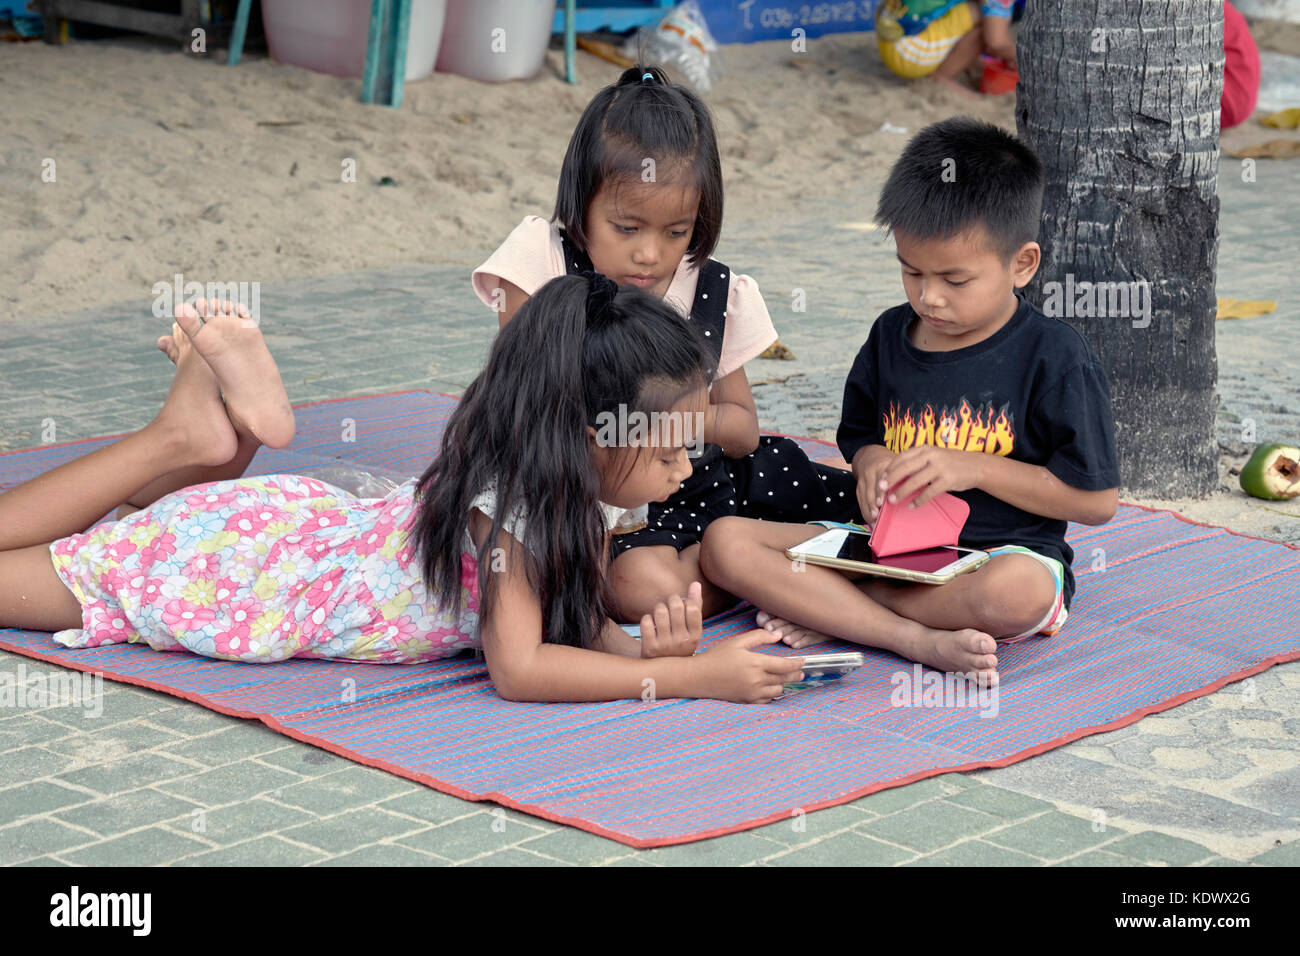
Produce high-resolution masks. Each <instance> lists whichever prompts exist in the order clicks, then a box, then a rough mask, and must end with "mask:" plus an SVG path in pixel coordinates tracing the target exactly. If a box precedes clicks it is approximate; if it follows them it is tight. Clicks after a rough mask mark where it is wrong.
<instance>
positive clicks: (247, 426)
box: [0, 273, 802, 702]
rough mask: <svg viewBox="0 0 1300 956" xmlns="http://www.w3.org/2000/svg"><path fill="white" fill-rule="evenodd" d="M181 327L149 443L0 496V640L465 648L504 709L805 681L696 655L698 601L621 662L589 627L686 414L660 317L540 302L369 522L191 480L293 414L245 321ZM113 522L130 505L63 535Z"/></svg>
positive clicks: (652, 629)
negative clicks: (429, 458)
mask: <svg viewBox="0 0 1300 956" xmlns="http://www.w3.org/2000/svg"><path fill="white" fill-rule="evenodd" d="M202 311H203V313H204V314H202V315H201V314H200V312H199V310H196V309H195V308H194V307H193V306H189V305H182V306H178V307H177V310H176V319H177V325H176V327H175V328H174V329H173V334H172V337H171V338H172V345H171V348H172V351H173V352H174V358H175V360H176V375H175V378H174V380H173V382H172V386H171V391H170V392H169V393H168V395H167V398H166V400H165V401H164V402H163V406H162V409H161V410H160V411H159V412H158V415H157V417H156V418H154V420H153V421H151V422H150V423H149V424H148V425H146V426H145V427H144V428H142V429H141V430H140V431H138V432H136V433H135V434H133V435H129V436H127V437H126V438H123V439H121V440H120V441H117V442H114V443H113V444H111V445H108V446H105V447H103V448H100V449H97V450H96V451H93V452H91V453H90V454H88V455H85V456H83V457H81V458H79V459H77V460H75V461H71V462H68V463H67V464H65V465H61V466H60V467H58V468H56V469H54V470H53V471H51V472H48V473H47V474H44V475H42V476H40V477H38V478H34V479H32V480H31V481H29V482H27V483H25V484H23V485H19V486H18V487H16V488H13V489H11V490H9V491H7V492H5V493H4V494H0V627H19V628H34V629H39V630H51V631H58V632H59V633H57V634H55V636H54V639H55V640H56V641H58V642H59V643H61V644H64V645H66V646H69V647H94V646H98V645H101V644H113V643H133V642H143V643H147V644H149V645H150V646H151V647H153V648H156V649H158V650H188V651H192V652H193V653H196V654H203V655H206V656H208V657H216V658H222V659H226V660H237V661H246V662H250V663H262V662H269V661H277V660H283V659H285V658H289V657H312V658H327V659H338V660H350V661H372V662H377V663H414V662H419V661H430V660H437V659H439V658H444V657H449V656H451V655H453V654H455V653H457V652H459V651H461V650H463V649H465V648H471V647H481V648H482V650H483V654H484V656H485V658H486V662H487V666H488V671H489V672H490V674H491V676H492V680H493V683H494V684H495V685H496V689H497V691H498V693H500V694H501V695H502V696H503V697H506V698H508V699H512V700H534V701H591V700H615V699H621V698H635V697H641V696H643V695H644V694H645V693H646V692H647V690H649V691H650V692H651V693H653V694H654V695H655V696H657V697H713V698H718V699H722V700H732V701H737V702H763V701H768V700H771V699H772V698H773V697H776V696H778V695H779V694H781V693H782V691H783V688H782V685H783V683H784V682H786V681H793V680H797V679H799V677H800V676H801V674H800V665H801V663H802V660H801V659H800V658H788V657H775V656H771V655H767V654H761V653H757V652H754V651H753V650H752V648H754V647H757V646H758V645H760V644H766V643H775V642H776V641H778V640H779V639H780V635H779V634H776V633H773V632H770V631H754V632H751V633H749V634H744V635H740V636H738V637H735V638H732V639H729V640H726V641H723V642H720V643H719V644H717V645H715V646H713V647H711V648H709V649H708V650H707V651H705V652H703V653H701V654H698V655H694V652H695V648H696V646H697V645H698V643H699V641H700V639H701V635H702V630H701V611H700V588H699V585H698V584H695V585H693V586H692V587H691V589H690V591H689V593H688V594H687V596H686V598H685V599H683V598H681V597H678V596H674V597H672V598H671V599H670V600H669V601H668V602H667V603H661V604H659V605H658V606H657V607H655V608H654V610H653V613H652V614H648V615H646V616H645V617H643V618H642V620H641V629H642V640H641V642H639V643H638V642H637V641H636V640H635V639H633V638H632V637H630V636H628V634H627V633H625V632H624V631H623V630H622V628H620V627H619V626H618V625H617V624H615V623H614V622H613V621H611V620H610V613H609V612H610V608H611V600H612V599H611V595H610V589H609V581H608V576H607V571H608V568H607V561H608V559H607V555H608V541H607V535H608V531H609V529H610V528H611V527H612V526H613V524H614V523H615V521H616V520H617V517H618V515H619V514H620V513H621V511H622V510H623V509H629V508H634V507H638V506H641V505H643V504H645V503H646V502H647V501H649V500H656V501H663V500H664V499H666V498H667V497H668V496H669V495H670V494H672V493H673V492H674V491H676V489H677V488H678V486H679V485H680V483H681V482H682V480H683V479H684V478H685V477H686V476H687V475H689V474H690V472H691V458H690V457H689V454H688V445H690V444H691V443H692V440H693V436H696V435H698V434H699V432H698V430H696V428H695V427H694V424H695V423H698V422H699V421H700V420H701V419H702V418H703V414H704V411H705V406H706V403H707V401H708V397H707V390H706V385H707V381H708V379H707V372H706V369H707V368H708V366H709V356H708V353H707V350H706V348H705V346H704V345H703V343H702V336H700V334H699V333H698V332H697V331H696V330H695V327H694V325H693V324H692V323H687V322H682V321H681V319H680V317H679V316H678V314H677V312H676V311H675V310H673V308H672V307H671V306H669V305H666V304H665V303H664V302H663V300H662V299H660V298H659V297H657V296H655V295H652V294H650V293H647V292H642V291H639V290H636V289H632V288H624V289H618V288H617V287H616V286H615V285H614V283H613V282H611V281H610V280H609V279H606V278H605V277H603V276H599V275H596V274H594V273H586V274H583V275H574V276H563V277H559V278H556V279H553V280H552V281H550V282H548V283H547V284H546V285H544V286H543V287H542V288H540V289H538V290H537V292H536V293H535V294H534V295H533V296H532V297H531V298H530V299H529V300H528V301H527V302H526V303H525V304H524V305H522V306H521V308H520V309H519V312H518V314H517V315H516V316H515V318H514V321H512V322H511V323H510V324H509V325H508V326H507V327H506V328H505V329H503V330H502V332H501V333H500V334H499V335H498V336H497V339H496V341H495V342H494V344H493V347H492V351H491V354H490V356H489V358H488V362H487V366H486V367H485V368H484V369H483V371H482V373H481V374H480V375H479V376H478V378H476V379H475V380H474V382H473V383H471V385H470V386H469V388H468V389H466V391H465V395H464V398H463V400H462V401H461V403H460V404H459V405H458V406H457V408H456V411H455V412H454V413H453V414H452V416H451V419H450V421H449V422H448V424H447V430H446V433H445V435H444V436H443V442H442V449H441V452H440V454H439V455H438V457H437V458H436V459H434V461H433V463H432V464H431V465H430V466H429V468H428V470H426V471H425V473H424V475H423V476H421V477H420V478H419V479H411V480H410V481H408V482H406V483H404V484H403V485H401V486H400V487H399V488H397V490H395V491H394V492H392V493H391V494H390V495H388V496H387V497H385V498H365V499H361V498H356V497H353V496H352V495H350V494H348V493H347V492H344V491H341V490H339V489H338V488H334V487H332V486H330V485H327V484H324V483H322V482H320V481H317V480H314V479H311V478H306V477H301V476H295V475H265V476H260V477H251V478H226V479H225V480H218V481H212V480H210V478H211V477H219V476H221V475H222V469H224V468H227V467H228V466H229V463H230V462H231V461H232V460H234V459H235V458H236V457H237V456H238V455H239V449H240V447H241V446H245V445H248V444H250V443H252V444H254V445H255V444H256V443H257V442H262V443H265V444H268V445H272V446H279V445H283V444H287V443H288V441H289V440H290V438H291V437H292V435H293V412H292V410H291V408H290V406H289V401H288V397H287V395H286V394H285V391H284V386H283V385H282V383H281V381H280V375H279V370H278V369H277V368H276V365H275V361H274V360H273V359H272V357H271V354H270V352H269V351H268V350H267V347H266V344H265V342H264V341H263V339H262V335H261V333H260V331H259V330H258V328H257V327H256V326H255V325H254V324H253V323H252V322H250V321H247V320H246V313H244V312H241V311H237V310H235V309H234V308H233V307H230V306H228V305H227V304H222V305H217V304H215V303H212V304H208V303H204V304H203V305H202ZM223 394H224V402H223ZM240 467H241V468H242V464H241V465H240ZM205 476H206V477H205ZM144 492H148V494H143V493H144ZM142 494H143V498H148V499H151V500H149V501H144V500H143V498H142ZM128 500H134V501H136V502H137V503H144V504H145V505H146V507H144V508H143V509H142V510H140V511H137V512H135V513H133V514H129V515H127V516H126V517H123V518H120V519H119V520H116V521H110V522H106V523H104V524H100V525H98V526H95V527H93V528H91V529H90V530H89V531H83V530H82V529H84V528H86V527H87V526H89V525H91V523H92V522H94V521H95V520H96V519H97V518H99V517H100V516H101V515H103V514H105V513H106V512H109V511H110V510H111V509H112V508H114V507H116V506H117V505H119V504H121V503H122V502H125V501H128ZM692 655H694V656H692Z"/></svg>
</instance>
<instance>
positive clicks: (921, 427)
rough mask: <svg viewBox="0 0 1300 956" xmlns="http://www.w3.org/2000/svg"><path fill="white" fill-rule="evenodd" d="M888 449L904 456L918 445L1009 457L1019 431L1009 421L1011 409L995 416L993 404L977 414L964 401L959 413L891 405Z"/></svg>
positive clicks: (887, 422) (886, 421) (886, 417)
mask: <svg viewBox="0 0 1300 956" xmlns="http://www.w3.org/2000/svg"><path fill="white" fill-rule="evenodd" d="M883 423H884V426H885V447H886V448H888V449H889V450H890V451H894V452H900V451H904V450H906V449H908V448H911V447H913V446H914V445H934V446H936V447H938V448H952V449H956V450H958V451H979V452H984V453H985V454H989V455H1009V454H1011V450H1012V449H1013V448H1014V447H1015V444H1016V436H1015V427H1014V424H1013V422H1012V420H1011V419H1010V418H1008V417H1007V406H1006V405H1003V406H1002V407H1001V408H1000V409H998V410H997V412H996V417H995V412H994V409H993V406H992V404H988V405H985V406H984V408H983V409H982V410H981V411H978V412H976V411H974V410H973V409H972V408H971V407H970V404H969V403H968V402H967V401H966V400H965V399H962V402H961V407H960V408H958V409H957V410H956V411H954V410H952V409H949V408H941V409H939V411H938V412H936V411H935V409H934V406H933V405H926V406H925V407H924V408H923V409H922V410H921V411H920V412H919V413H918V414H915V415H914V414H913V413H912V409H910V408H908V409H906V410H900V409H899V407H898V404H897V403H896V402H890V404H889V411H887V412H886V413H885V415H884V422H883Z"/></svg>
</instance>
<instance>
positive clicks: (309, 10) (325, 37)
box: [262, 0, 447, 82]
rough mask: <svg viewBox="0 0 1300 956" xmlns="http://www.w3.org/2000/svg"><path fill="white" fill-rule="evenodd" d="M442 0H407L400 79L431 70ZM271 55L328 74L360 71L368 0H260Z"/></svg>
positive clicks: (363, 65) (439, 32) (367, 25)
mask: <svg viewBox="0 0 1300 956" xmlns="http://www.w3.org/2000/svg"><path fill="white" fill-rule="evenodd" d="M446 9H447V0H412V2H411V30H410V35H409V37H408V39H407V48H406V79H407V81H408V82H409V81H411V80H419V79H423V78H424V77H426V76H428V75H430V74H431V73H432V72H433V63H434V60H435V59H437V56H438V47H439V45H440V43H441V41H442V25H443V18H444V16H445V14H446ZM262 23H263V25H264V26H265V28H266V45H267V46H268V47H270V50H271V57H272V58H273V59H275V60H278V61H279V62H281V63H289V64H291V65H293V66H301V67H305V68H306V69H308V70H315V71H316V72H318V73H329V74H332V75H333V76H361V75H362V74H363V73H364V72H365V68H366V39H367V34H368V33H369V31H370V0H262Z"/></svg>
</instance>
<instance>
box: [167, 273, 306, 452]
mask: <svg viewBox="0 0 1300 956" xmlns="http://www.w3.org/2000/svg"><path fill="white" fill-rule="evenodd" d="M176 322H177V324H178V325H179V326H180V327H181V329H182V330H183V331H184V333H185V335H186V336H187V337H188V338H189V340H190V343H191V344H192V345H193V346H194V348H195V350H196V351H197V352H198V353H199V354H200V355H201V356H203V359H204V360H205V361H206V362H207V363H208V365H209V366H210V367H211V368H212V371H213V373H214V374H215V375H216V377H217V381H218V382H219V383H220V384H221V392H222V394H223V395H224V396H225V401H226V408H227V410H228V411H229V413H230V419H231V421H233V422H236V423H238V424H239V425H240V426H241V428H242V430H244V431H247V432H249V433H251V434H252V435H255V436H256V437H257V439H258V441H260V442H262V444H264V445H267V446H269V447H271V448H283V447H284V446H285V445H287V444H289V442H290V441H292V440H293V431H294V420H293V407H292V406H291V405H290V404H289V396H288V394H287V393H286V392H285V390H284V383H283V382H281V380H280V370H279V369H278V368H277V367H276V364H275V359H273V358H271V352H270V350H269V349H267V347H266V342H265V340H263V338H262V332H261V330H260V329H259V328H258V327H257V325H256V324H254V322H253V321H252V320H251V319H250V318H249V316H248V310H247V309H246V308H244V307H243V306H242V305H239V306H236V305H234V304H233V303H230V302H205V301H204V300H203V299H199V300H197V301H196V302H195V303H194V305H186V304H181V305H177V306H176ZM172 337H173V338H176V336H175V335H173V336H172Z"/></svg>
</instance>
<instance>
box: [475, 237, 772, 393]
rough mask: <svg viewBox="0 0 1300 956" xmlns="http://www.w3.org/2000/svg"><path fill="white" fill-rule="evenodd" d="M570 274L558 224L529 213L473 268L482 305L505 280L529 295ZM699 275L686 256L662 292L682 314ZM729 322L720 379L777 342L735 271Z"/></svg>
mask: <svg viewBox="0 0 1300 956" xmlns="http://www.w3.org/2000/svg"><path fill="white" fill-rule="evenodd" d="M729 271H730V270H729ZM566 272H567V270H566V269H565V264H564V244H563V243H562V242H561V240H560V227H559V226H558V225H557V224H556V223H553V222H548V221H547V220H545V219H543V218H542V217H541V216H525V217H524V221H523V222H521V223H520V224H519V225H517V226H515V228H514V230H513V231H512V232H511V233H510V235H509V236H507V237H506V241H505V242H503V243H501V245H500V246H499V247H498V248H497V251H496V252H494V253H492V255H491V256H489V257H488V260H487V262H485V263H483V264H482V265H481V266H479V267H478V268H477V269H475V270H474V276H473V282H474V291H475V292H476V293H477V294H478V297H479V298H480V299H482V300H483V304H484V305H486V306H489V307H491V306H492V305H493V301H492V296H493V293H494V292H496V290H497V289H498V288H500V280H502V279H505V280H506V281H507V282H511V283H513V284H514V285H517V286H518V287H519V288H520V289H522V290H523V292H524V294H525V295H529V296H531V295H533V293H535V292H536V291H537V290H538V289H539V288H541V287H542V286H543V285H545V284H546V283H547V282H549V281H550V280H551V279H554V278H555V277H556V276H562V275H565V274H566ZM699 275H700V271H699V269H698V268H696V266H694V265H692V264H691V263H689V262H687V260H686V259H685V258H683V259H682V261H681V262H679V263H678V264H677V272H676V273H675V274H674V275H673V281H672V282H671V283H670V284H669V286H668V291H667V293H665V294H664V301H665V302H669V303H671V304H672V306H673V307H674V308H675V309H677V311H678V312H680V313H681V314H682V315H683V316H687V315H690V312H691V305H692V304H693V303H694V302H695V287H696V285H697V284H698V281H699ZM726 320H727V324H726V328H725V329H724V331H723V334H722V356H721V358H720V359H719V360H718V371H717V374H716V376H715V377H716V378H722V377H723V376H726V375H730V374H731V373H732V372H734V371H736V369H738V368H741V367H742V366H743V365H744V364H745V363H746V362H748V361H749V360H750V359H755V358H758V356H759V355H760V354H762V352H763V350H764V349H766V348H767V347H768V346H769V345H771V344H772V343H773V342H775V341H776V329H775V328H774V327H773V326H772V317H771V316H770V315H769V314H768V311H767V303H765V302H764V301H763V296H762V293H760V292H759V291H758V283H757V282H755V281H754V280H753V279H751V278H750V277H749V276H747V275H740V274H738V273H735V272H733V273H732V274H731V275H730V276H729V277H728V289H727V308H726Z"/></svg>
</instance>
